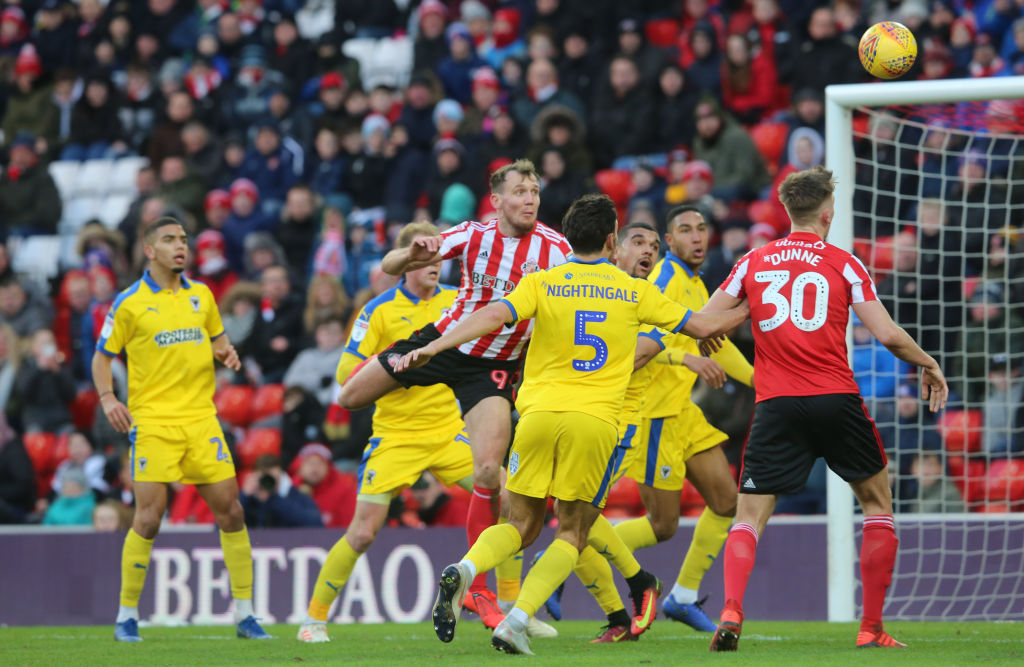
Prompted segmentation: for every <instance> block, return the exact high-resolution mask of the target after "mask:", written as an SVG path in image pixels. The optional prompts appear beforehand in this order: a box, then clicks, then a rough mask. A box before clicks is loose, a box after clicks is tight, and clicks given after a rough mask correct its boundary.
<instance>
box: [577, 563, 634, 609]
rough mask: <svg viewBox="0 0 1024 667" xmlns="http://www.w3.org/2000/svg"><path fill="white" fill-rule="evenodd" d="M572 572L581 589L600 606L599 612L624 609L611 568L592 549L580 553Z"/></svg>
mask: <svg viewBox="0 0 1024 667" xmlns="http://www.w3.org/2000/svg"><path fill="white" fill-rule="evenodd" d="M573 572H575V573H576V576H577V577H579V578H580V581H581V582H582V583H583V587H584V588H586V589H587V590H588V591H589V592H590V594H591V595H593V596H594V598H595V599H596V600H597V604H599V605H601V610H602V611H604V613H605V614H611V613H614V612H616V611H619V610H620V609H625V608H626V607H625V605H623V604H622V598H620V597H619V591H618V590H617V589H616V588H615V580H614V579H613V578H612V566H611V565H609V564H608V561H607V560H605V559H604V558H602V557H601V554H599V553H597V551H596V550H595V549H594V547H591V546H587V547H586V548H585V549H584V550H583V551H581V552H580V557H579V559H578V560H577V561H576V567H574V568H573Z"/></svg>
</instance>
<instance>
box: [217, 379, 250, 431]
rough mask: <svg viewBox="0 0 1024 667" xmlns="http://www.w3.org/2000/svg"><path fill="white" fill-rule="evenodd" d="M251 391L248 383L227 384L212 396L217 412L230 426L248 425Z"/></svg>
mask: <svg viewBox="0 0 1024 667" xmlns="http://www.w3.org/2000/svg"><path fill="white" fill-rule="evenodd" d="M253 393H254V392H253V388H252V387H250V386H249V385H246V384H229V385H228V386H226V387H224V388H223V389H221V390H220V391H218V392H217V393H216V394H214V396H213V404H214V405H215V406H216V408H217V414H218V415H220V417H221V419H223V420H224V421H226V422H227V423H229V424H231V425H232V426H248V425H249V422H250V421H251V417H250V409H251V406H252V399H253Z"/></svg>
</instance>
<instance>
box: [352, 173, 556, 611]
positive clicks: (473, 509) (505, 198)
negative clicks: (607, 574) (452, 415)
mask: <svg viewBox="0 0 1024 667" xmlns="http://www.w3.org/2000/svg"><path fill="white" fill-rule="evenodd" d="M490 186H491V195H490V196H491V204H493V205H494V208H495V210H496V211H497V217H495V218H493V219H491V220H488V221H486V222H475V221H467V222H463V223H462V224H460V225H458V226H456V227H453V228H452V229H449V230H447V231H446V232H444V233H442V234H441V235H440V236H434V237H420V238H418V239H416V241H415V242H414V243H413V244H412V245H411V246H409V247H408V248H403V249H400V250H392V251H391V252H389V253H388V254H387V255H386V256H385V257H384V260H383V262H382V265H381V266H382V268H383V269H384V271H386V272H388V273H391V274H394V275H397V274H401V273H403V272H405V271H410V270H415V269H417V268H420V267H422V266H425V265H427V264H431V263H433V262H436V261H438V260H440V259H452V258H455V257H458V258H459V259H460V260H461V262H462V284H461V286H460V287H459V296H458V298H457V299H456V301H455V304H454V305H453V306H452V308H451V309H450V310H449V311H448V313H446V314H445V315H444V317H442V318H441V319H440V320H439V321H437V322H436V323H434V324H432V325H428V326H426V327H424V328H423V329H421V330H419V331H417V332H416V333H415V334H413V336H412V337H411V338H409V339H406V340H402V341H398V342H396V343H395V344H394V345H393V346H392V347H391V348H389V349H388V350H385V351H384V352H382V353H381V354H380V355H379V356H378V361H379V362H380V363H376V364H373V363H371V364H367V365H366V366H365V367H364V368H363V369H362V370H360V371H359V373H357V374H356V375H355V376H353V377H352V378H350V379H349V380H348V382H346V383H345V385H344V387H342V390H341V395H340V396H339V399H338V402H339V403H340V404H341V405H342V406H343V407H345V408H348V409H358V408H362V407H366V406H368V405H370V404H371V403H373V402H374V401H375V400H377V399H378V398H380V397H381V396H383V395H384V394H386V393H388V392H389V391H392V390H394V389H397V388H398V387H402V386H404V387H409V386H413V385H416V386H423V385H432V384H438V383H442V382H443V383H445V384H447V385H448V386H449V387H451V388H452V391H453V392H454V393H455V398H456V399H458V401H459V404H460V407H461V409H462V413H463V419H464V420H465V422H466V431H467V433H468V435H469V440H470V445H471V447H472V448H473V466H474V470H473V478H474V487H473V497H472V500H471V501H470V506H469V514H468V516H467V519H466V532H467V536H468V538H469V543H470V545H472V544H473V543H474V542H476V538H477V537H478V536H479V535H480V533H482V532H483V531H484V530H485V529H486V528H488V527H490V526H491V525H493V524H494V523H495V522H496V521H497V518H498V496H499V491H500V486H501V476H500V475H501V463H502V460H503V459H504V458H505V451H506V450H507V449H508V446H509V440H510V437H511V431H512V419H511V412H512V405H513V382H514V379H515V376H516V374H517V373H518V371H519V365H520V357H521V356H522V355H523V352H524V348H525V347H526V343H527V342H528V341H529V338H530V332H531V331H532V329H533V321H532V320H527V321H525V322H517V323H516V324H513V325H511V326H507V327H504V328H502V329H501V330H500V331H498V332H496V333H492V334H488V335H486V336H484V337H482V338H478V339H476V340H473V341H470V342H468V343H465V344H464V345H461V346H459V347H458V348H457V349H452V350H447V351H445V352H444V353H442V354H439V355H437V356H436V357H434V358H433V359H431V360H430V362H429V363H428V364H426V365H425V366H422V367H420V368H416V369H410V370H407V371H405V372H403V373H399V374H396V373H395V372H394V370H393V367H394V363H395V362H396V361H397V360H398V359H399V358H401V356H402V355H403V354H405V353H406V352H409V351H411V350H414V349H417V348H420V347H423V346H425V345H426V344H427V343H429V342H430V341H432V340H435V339H437V338H439V337H440V336H441V334H442V333H444V332H445V331H446V330H447V329H448V328H450V327H452V326H454V325H455V324H458V323H459V322H460V321H461V320H463V319H464V318H465V317H467V316H469V314H470V313H473V312H475V311H477V310H479V309H481V308H483V307H484V306H486V305H487V304H489V303H491V302H492V301H497V300H498V299H501V298H503V297H505V296H506V295H507V294H508V293H509V292H511V291H512V290H513V289H515V286H516V285H517V284H518V282H519V280H520V279H521V278H522V277H523V276H524V275H526V274H528V273H533V272H534V271H539V270H543V269H547V268H550V267H553V266H557V265H559V264H562V263H564V262H565V261H566V260H567V259H568V258H569V256H570V255H571V248H570V246H569V242H568V241H566V239H565V237H564V236H562V235H561V234H559V233H558V232H556V231H554V230H553V229H551V228H550V227H547V226H546V225H544V224H542V223H540V222H537V208H538V206H539V205H540V179H539V176H538V174H537V171H536V169H535V168H534V166H533V163H532V162H530V161H529V160H518V161H516V162H514V163H513V164H510V165H507V166H505V167H502V168H501V169H498V170H497V171H495V172H494V173H493V174H491V179H490ZM356 327H357V330H358V327H359V323H358V322H357V323H356ZM496 574H497V575H498V577H499V593H503V591H502V590H501V588H502V586H501V581H502V576H501V575H502V573H496ZM504 579H507V580H508V581H513V578H512V576H508V577H504ZM514 581H515V582H516V585H518V577H516V578H515V579H514ZM485 582H486V579H485V578H484V577H479V578H478V579H477V581H475V582H474V584H473V586H472V587H470V595H469V596H467V598H468V599H467V605H466V606H468V607H471V608H472V606H473V604H474V602H475V600H476V599H477V596H480V595H483V596H487V597H489V598H491V597H493V596H491V594H489V593H488V592H487V590H486V583H485ZM504 593H505V594H504V595H502V596H501V598H502V600H503V601H505V600H507V601H509V602H511V601H513V600H515V598H516V597H517V593H518V591H517V590H511V591H507V592H504ZM492 606H493V605H492ZM481 616H483V614H481Z"/></svg>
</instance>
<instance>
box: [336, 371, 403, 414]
mask: <svg viewBox="0 0 1024 667" xmlns="http://www.w3.org/2000/svg"><path fill="white" fill-rule="evenodd" d="M401 386H402V385H401V384H400V383H399V382H398V381H397V380H395V378H393V377H391V375H390V374H388V372H387V371H385V370H384V367H383V366H381V365H380V364H378V363H368V364H365V365H363V366H362V367H361V368H360V369H359V370H358V371H356V372H355V373H354V374H352V376H351V377H349V378H348V379H347V380H345V383H344V384H343V385H342V386H341V391H340V392H339V393H338V404H339V405H341V407H343V408H345V409H346V410H359V409H362V408H366V407H369V406H370V405H373V403H374V402H376V400H377V399H378V398H380V397H381V396H383V395H385V394H388V393H390V392H392V391H394V390H395V389H398V388H399V387H401Z"/></svg>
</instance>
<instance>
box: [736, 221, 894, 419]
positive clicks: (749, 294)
mask: <svg viewBox="0 0 1024 667" xmlns="http://www.w3.org/2000/svg"><path fill="white" fill-rule="evenodd" d="M721 289H722V290H723V291H725V292H727V293H729V294H731V295H732V296H734V297H738V298H740V299H743V298H746V299H747V300H748V302H749V304H750V321H751V323H752V324H753V330H754V387H755V389H756V391H757V400H758V401H763V400H765V399H767V398H773V397H775V396H816V395H821V394H844V393H849V394H856V393H859V391H860V390H859V389H858V387H857V383H856V382H855V381H854V379H853V371H852V370H850V362H849V361H848V359H847V354H846V323H847V322H848V321H849V318H850V306H851V305H852V304H855V303H863V302H865V301H874V300H875V299H876V298H877V297H876V296H875V286H874V284H873V283H872V282H871V276H870V275H869V274H868V270H867V269H866V268H865V267H864V265H863V264H862V263H861V261H860V260H859V259H857V258H856V257H854V256H853V255H851V254H850V253H848V252H846V251H845V250H842V249H841V248H837V247H836V246H834V245H832V244H830V243H825V242H824V241H822V240H821V239H820V238H818V236H817V235H815V234H811V233H808V232H793V233H792V234H790V235H789V236H788V237H786V238H784V239H780V240H778V241H772V242H771V243H769V244H767V245H765V246H762V247H760V248H757V249H756V250H751V251H750V252H748V253H747V254H746V255H744V256H743V257H742V258H741V259H740V261H738V262H737V263H736V266H734V267H733V269H732V273H731V274H729V277H728V278H726V280H725V282H724V283H722V286H721Z"/></svg>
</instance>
